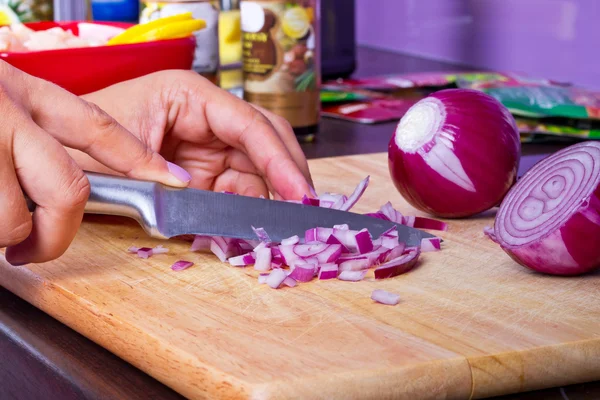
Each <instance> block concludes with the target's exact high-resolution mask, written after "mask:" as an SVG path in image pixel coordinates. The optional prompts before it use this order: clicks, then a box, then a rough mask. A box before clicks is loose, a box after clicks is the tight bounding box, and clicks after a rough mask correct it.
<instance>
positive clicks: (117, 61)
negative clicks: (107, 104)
mask: <svg viewBox="0 0 600 400" xmlns="http://www.w3.org/2000/svg"><path fill="white" fill-rule="evenodd" d="M79 22H85V23H89V21H74V22H34V23H29V24H25V25H26V26H28V27H29V28H31V29H33V30H44V29H50V28H53V27H56V26H60V27H61V28H63V29H65V30H67V29H71V31H72V32H73V34H75V35H77V34H78V24H79ZM100 24H102V25H111V26H117V27H121V28H128V27H130V26H131V25H132V24H127V23H118V22H115V23H110V22H103V23H100ZM195 49H196V39H195V38H194V37H193V36H192V37H189V38H183V39H172V40H162V41H156V42H148V43H138V44H126V45H117V46H99V47H85V48H77V49H60V50H44V51H31V52H27V53H11V52H5V53H0V59H1V60H4V61H6V62H8V63H9V64H11V65H13V66H15V67H16V68H19V69H20V70H22V71H24V72H26V73H28V74H30V75H33V76H36V77H38V78H42V79H45V80H48V81H50V82H53V83H55V84H57V85H58V86H61V87H63V88H64V89H66V90H68V91H70V92H72V93H74V94H76V95H81V94H85V93H90V92H94V91H96V90H100V89H103V88H105V87H107V86H110V85H113V84H115V83H118V82H122V81H126V80H129V79H133V78H137V77H140V76H143V75H146V74H150V73H152V72H157V71H162V70H167V69H185V70H190V69H191V68H192V62H193V60H194V50H195Z"/></svg>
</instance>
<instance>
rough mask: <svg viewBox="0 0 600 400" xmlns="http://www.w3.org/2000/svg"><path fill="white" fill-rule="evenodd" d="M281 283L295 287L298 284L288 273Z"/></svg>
mask: <svg viewBox="0 0 600 400" xmlns="http://www.w3.org/2000/svg"><path fill="white" fill-rule="evenodd" d="M283 284H284V285H286V286H289V287H295V286H296V285H298V283H297V282H296V280H294V278H292V277H290V276H289V275H288V276H287V277H286V278H285V279H284V280H283Z"/></svg>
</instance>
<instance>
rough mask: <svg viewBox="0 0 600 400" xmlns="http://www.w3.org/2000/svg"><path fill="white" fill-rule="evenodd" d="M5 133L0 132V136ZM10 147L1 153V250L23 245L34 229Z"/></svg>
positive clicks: (4, 148) (3, 149)
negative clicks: (32, 228) (19, 244)
mask: <svg viewBox="0 0 600 400" xmlns="http://www.w3.org/2000/svg"><path fill="white" fill-rule="evenodd" d="M3 128H5V127H4V126H3V127H0V129H3ZM3 133H5V132H0V135H1V134H3ZM9 147H10V146H6V147H3V148H2V151H0V182H2V195H0V248H2V247H8V246H13V245H16V244H18V243H21V242H22V241H24V240H25V239H27V237H28V236H29V234H30V233H31V227H32V222H31V215H30V214H29V210H28V209H27V203H26V202H25V197H24V196H23V191H22V190H21V186H20V185H19V180H18V179H17V176H16V174H15V167H14V165H13V158H12V154H11V149H10V148H9Z"/></svg>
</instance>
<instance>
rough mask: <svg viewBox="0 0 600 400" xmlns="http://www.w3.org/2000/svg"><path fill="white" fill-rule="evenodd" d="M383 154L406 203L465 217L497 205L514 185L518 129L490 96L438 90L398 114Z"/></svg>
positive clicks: (518, 145) (518, 149) (433, 212)
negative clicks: (394, 128) (395, 125)
mask: <svg viewBox="0 0 600 400" xmlns="http://www.w3.org/2000/svg"><path fill="white" fill-rule="evenodd" d="M388 156H389V157H388V158H389V170H390V174H391V177H392V180H393V181H394V184H395V186H396V188H397V189H398V191H399V192H400V193H401V194H402V196H403V197H404V198H405V199H406V200H407V201H408V202H409V203H410V204H412V205H413V206H414V207H416V208H418V209H419V210H422V211H425V212H428V213H430V214H434V215H438V216H442V217H449V218H456V217H466V216H470V215H474V214H477V213H480V212H482V211H485V210H487V209H489V208H492V207H494V206H496V205H498V204H499V203H500V201H501V200H502V198H503V197H504V196H505V195H506V193H507V192H508V190H509V189H510V187H511V186H512V185H513V184H514V182H515V180H516V176H517V168H518V166H519V160H520V156H521V147H520V137H519V131H518V129H517V126H516V123H515V120H514V118H513V117H512V115H511V114H510V112H509V111H508V110H507V109H506V107H504V106H503V105H502V104H501V103H500V102H499V101H498V100H496V99H495V98H493V97H491V96H489V95H487V94H485V93H483V92H480V91H476V90H470V89H447V90H441V91H438V92H435V93H433V94H431V95H429V96H428V97H426V98H424V99H422V100H420V101H419V102H417V103H416V104H415V105H414V106H412V107H411V108H410V109H409V110H408V112H407V113H406V114H405V115H404V117H402V119H401V120H400V122H399V124H398V126H397V128H396V132H395V134H394V135H393V137H392V139H391V141H390V144H389V147H388Z"/></svg>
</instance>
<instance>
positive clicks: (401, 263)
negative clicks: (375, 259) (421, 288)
mask: <svg viewBox="0 0 600 400" xmlns="http://www.w3.org/2000/svg"><path fill="white" fill-rule="evenodd" d="M419 255H420V252H419V251H418V250H416V251H411V252H410V253H408V254H405V255H403V256H400V257H398V258H396V259H394V260H391V261H388V262H387V263H385V264H383V265H381V266H380V267H378V268H375V279H386V278H392V277H394V276H397V275H400V274H403V273H405V272H408V271H410V270H411V269H413V267H414V266H415V265H416V264H417V260H418V259H419Z"/></svg>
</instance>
